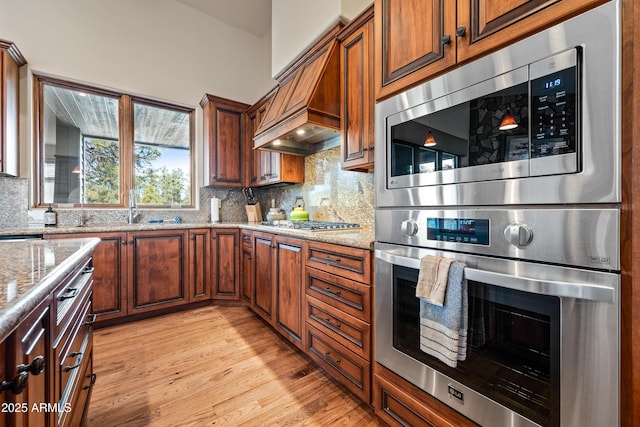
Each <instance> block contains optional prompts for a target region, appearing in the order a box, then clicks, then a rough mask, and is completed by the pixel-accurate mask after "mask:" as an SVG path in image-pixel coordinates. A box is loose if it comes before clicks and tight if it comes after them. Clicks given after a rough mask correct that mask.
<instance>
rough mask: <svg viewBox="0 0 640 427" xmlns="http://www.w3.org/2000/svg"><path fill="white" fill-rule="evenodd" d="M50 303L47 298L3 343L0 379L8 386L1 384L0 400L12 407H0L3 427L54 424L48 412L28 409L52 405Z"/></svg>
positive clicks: (52, 370)
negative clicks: (3, 389) (4, 367)
mask: <svg viewBox="0 0 640 427" xmlns="http://www.w3.org/2000/svg"><path fill="white" fill-rule="evenodd" d="M50 304H51V297H48V298H46V299H45V300H44V301H43V302H42V303H41V304H40V305H39V306H38V307H37V308H36V309H35V310H33V311H32V312H31V314H29V315H28V316H27V318H26V319H25V320H24V321H22V322H21V323H20V325H18V327H17V328H16V330H15V331H14V332H13V333H12V334H11V336H10V337H9V338H8V339H7V340H5V341H4V343H3V346H4V347H5V349H6V350H5V352H3V353H2V354H3V355H5V357H6V362H7V366H6V369H5V370H3V375H2V377H1V378H2V379H3V380H5V381H9V383H3V388H4V386H6V387H8V389H7V390H6V391H4V392H3V399H2V401H3V402H5V403H11V404H12V405H14V406H12V408H3V412H5V411H6V412H8V413H7V414H4V413H3V414H0V415H2V416H3V417H5V422H6V425H11V426H32V425H33V426H53V425H55V424H54V418H53V414H52V412H46V411H41V412H38V411H33V410H32V406H33V405H34V404H36V405H39V404H40V403H41V402H44V403H46V402H54V397H53V378H54V369H53V368H54V363H53V357H52V352H51V326H50V322H51V308H50ZM3 360H4V359H3ZM3 363H4V362H3ZM9 409H12V410H9ZM16 409H19V410H16Z"/></svg>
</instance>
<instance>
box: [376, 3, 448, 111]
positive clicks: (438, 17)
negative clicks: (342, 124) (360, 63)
mask: <svg viewBox="0 0 640 427" xmlns="http://www.w3.org/2000/svg"><path fill="white" fill-rule="evenodd" d="M374 19H375V32H376V37H375V56H376V59H375V63H376V64H377V65H378V66H377V67H375V77H376V100H381V99H383V98H386V97H388V96H390V95H392V94H394V93H398V92H400V91H402V90H404V89H406V88H408V87H410V86H414V85H416V84H417V83H419V82H420V81H422V80H424V79H426V78H427V77H429V76H431V75H433V74H435V73H437V72H440V71H442V70H444V69H445V68H447V67H449V66H451V65H454V64H455V63H456V43H457V41H456V36H455V25H456V0H427V1H425V0H375V18H374Z"/></svg>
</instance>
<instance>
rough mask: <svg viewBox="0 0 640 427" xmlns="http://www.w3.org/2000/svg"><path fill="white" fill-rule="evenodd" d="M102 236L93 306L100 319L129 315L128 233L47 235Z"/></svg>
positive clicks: (96, 259) (52, 236)
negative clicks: (127, 275)
mask: <svg viewBox="0 0 640 427" xmlns="http://www.w3.org/2000/svg"><path fill="white" fill-rule="evenodd" d="M83 237H99V238H100V240H101V241H100V244H98V247H97V248H96V249H95V250H94V252H93V260H94V262H93V265H94V272H93V309H92V312H93V313H94V314H95V315H97V316H98V319H99V320H101V321H102V320H108V319H116V318H119V317H123V316H126V315H127V277H126V273H127V269H126V256H127V253H126V248H127V246H126V245H127V242H128V240H127V233H124V232H117V233H78V234H75V233H74V234H50V235H47V236H46V238H47V239H70V238H83Z"/></svg>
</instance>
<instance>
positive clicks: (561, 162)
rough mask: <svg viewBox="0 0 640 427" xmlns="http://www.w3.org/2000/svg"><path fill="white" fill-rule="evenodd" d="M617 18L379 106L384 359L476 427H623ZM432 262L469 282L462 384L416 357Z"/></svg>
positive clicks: (592, 21)
mask: <svg viewBox="0 0 640 427" xmlns="http://www.w3.org/2000/svg"><path fill="white" fill-rule="evenodd" d="M619 17H620V10H619V4H618V2H617V1H613V2H609V3H607V4H605V5H603V6H600V7H598V8H596V9H593V10H591V11H589V12H586V13H584V14H582V15H580V16H577V17H575V18H573V19H571V20H568V21H566V22H564V23H562V24H560V25H557V26H555V27H553V28H551V29H549V30H546V31H544V32H542V33H540V34H537V35H534V36H532V37H530V38H528V39H525V40H523V41H521V42H518V43H516V44H514V45H512V46H510V47H508V48H506V49H503V50H500V51H498V52H495V53H493V54H490V55H489V56H487V57H484V58H481V59H479V60H477V61H475V62H473V63H470V64H468V65H465V66H463V67H460V68H458V69H456V70H454V71H452V72H450V73H447V74H446V75H443V76H441V77H437V78H435V79H433V80H431V81H429V82H427V83H424V84H422V85H420V86H418V87H415V88H413V89H410V90H408V91H407V92H405V93H402V94H399V95H397V96H395V97H392V98H390V99H388V100H385V101H383V102H381V103H379V104H377V105H376V156H377V157H376V163H377V165H380V166H381V167H380V168H378V166H376V169H377V171H376V178H375V179H376V231H375V233H376V244H375V359H376V362H377V363H380V364H381V365H383V366H385V367H386V368H388V369H390V370H391V371H393V372H395V373H396V374H397V375H399V376H401V377H403V378H405V379H406V380H408V381H409V382H411V383H413V384H415V385H416V386H418V387H420V388H421V389H423V390H424V391H425V392H427V393H429V394H431V395H432V396H434V397H435V398H437V399H439V400H440V401H442V402H444V403H445V404H447V405H449V406H450V407H452V408H453V409H455V410H457V411H459V412H460V413H462V414H464V415H466V416H467V417H469V418H470V419H472V420H473V421H475V422H477V423H478V424H480V425H484V426H513V427H516V426H518V427H521V426H528V427H530V426H552V427H558V426H563V427H564V426H581V427H583V426H601V425H611V426H615V425H619V423H620V416H619V395H620V391H619V384H620V382H619V378H620V371H619V366H620V259H619V257H620V202H621V194H620V156H621V148H620V112H619V93H620V80H619V75H620V59H619V53H618V52H619ZM594 28H598V31H594V30H593V29H594ZM501 128H502V129H501ZM434 144H435V145H434ZM426 255H436V256H442V257H447V258H453V259H455V260H456V261H458V262H461V263H464V264H465V266H466V267H465V270H464V271H465V273H464V274H465V277H466V280H467V284H468V310H467V317H468V340H467V347H468V351H467V358H466V360H464V361H460V362H458V364H457V366H456V367H454V368H452V367H450V366H448V365H446V364H444V363H442V362H440V361H439V360H437V359H436V358H434V357H432V356H430V355H428V354H427V353H425V352H423V351H422V350H421V349H420V345H419V341H420V328H419V325H420V318H419V317H420V300H419V299H418V298H417V297H416V296H415V295H416V290H415V288H416V283H417V278H418V272H419V270H420V262H421V259H422V258H423V257H425V256H426Z"/></svg>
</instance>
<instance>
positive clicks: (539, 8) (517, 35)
mask: <svg viewBox="0 0 640 427" xmlns="http://www.w3.org/2000/svg"><path fill="white" fill-rule="evenodd" d="M602 3H606V0H518V1H506V2H504V1H500V2H497V1H490V0H471V1H469V0H458V24H457V25H458V27H457V28H458V31H459V34H463V35H462V36H461V37H460V38H459V40H458V47H457V49H458V62H462V61H466V60H469V59H471V58H474V57H477V56H479V55H482V54H486V53H488V52H490V51H492V50H496V49H498V48H500V47H504V46H506V45H508V44H509V43H512V42H515V41H517V40H519V39H522V38H524V37H527V36H529V35H531V34H534V33H536V32H538V31H541V30H542V29H544V28H548V27H551V26H553V25H555V24H557V23H559V22H561V21H563V20H565V19H567V18H568V17H570V16H573V15H576V14H578V13H581V12H583V11H586V10H587V9H590V8H592V7H595V6H597V5H599V4H602Z"/></svg>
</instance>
